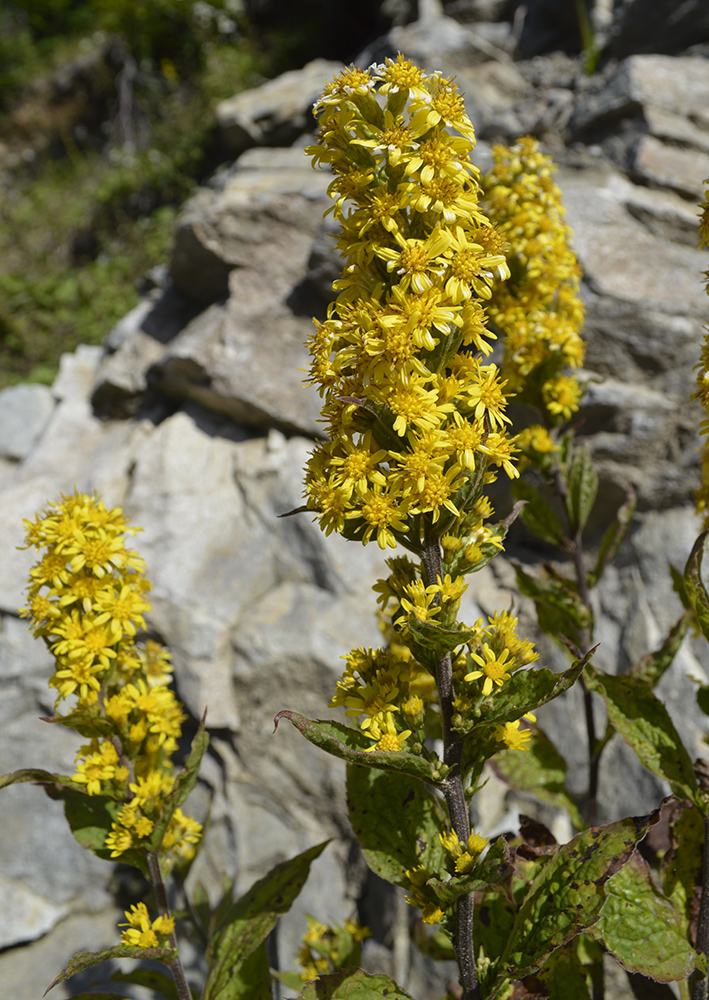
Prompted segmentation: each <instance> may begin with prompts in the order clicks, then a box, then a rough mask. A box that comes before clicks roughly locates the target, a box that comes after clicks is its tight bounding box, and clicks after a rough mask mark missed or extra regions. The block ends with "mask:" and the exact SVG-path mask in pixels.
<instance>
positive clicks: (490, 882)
mask: <svg viewBox="0 0 709 1000" xmlns="http://www.w3.org/2000/svg"><path fill="white" fill-rule="evenodd" d="M512 872H513V868H512V852H511V851H510V848H509V845H508V843H507V841H506V840H505V838H504V837H498V838H497V840H496V841H495V843H494V844H493V845H492V846H491V847H490V849H489V851H488V852H487V854H486V855H485V857H484V858H483V859H482V860H481V861H480V862H478V864H477V865H476V866H475V868H473V869H472V871H470V872H469V873H468V874H467V875H455V876H453V877H452V878H450V879H448V880H447V881H441V880H440V879H436V878H432V879H429V880H428V881H427V883H426V886H427V887H428V888H430V889H433V891H434V892H435V894H436V896H437V898H438V901H439V902H440V903H441V906H442V907H443V909H448V908H449V907H451V906H452V905H453V903H455V901H456V900H457V899H459V898H460V897H461V896H466V895H468V893H471V892H481V891H486V890H490V889H498V888H505V887H506V886H507V885H508V883H509V882H510V880H511V878H512Z"/></svg>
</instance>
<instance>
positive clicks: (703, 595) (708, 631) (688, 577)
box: [684, 531, 709, 642]
mask: <svg viewBox="0 0 709 1000" xmlns="http://www.w3.org/2000/svg"><path fill="white" fill-rule="evenodd" d="M707 534H709V532H706V531H703V532H702V534H701V535H700V536H699V538H697V540H696V542H695V543H694V546H693V548H692V551H691V553H690V555H689V559H688V560H687V565H686V566H685V567H684V587H685V593H686V595H687V598H688V600H689V603H690V606H691V608H692V610H693V611H694V613H695V615H696V616H697V621H698V623H699V627H700V628H701V630H702V635H703V636H704V638H705V639H706V640H707V641H708V642H709V595H707V592H706V588H705V586H704V583H703V582H702V575H701V573H702V558H703V556H704V542H705V541H706V537H707Z"/></svg>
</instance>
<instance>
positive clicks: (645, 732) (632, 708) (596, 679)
mask: <svg viewBox="0 0 709 1000" xmlns="http://www.w3.org/2000/svg"><path fill="white" fill-rule="evenodd" d="M586 683H587V684H588V686H589V688H591V690H593V691H597V692H598V694H600V695H601V697H602V698H603V699H604V701H605V703H606V709H607V711H608V718H609V720H610V721H611V723H612V724H613V726H614V727H615V729H616V730H617V732H618V733H619V734H620V736H621V737H622V739H624V740H625V742H626V743H628V744H629V746H631V747H632V748H633V750H634V751H635V753H636V754H637V755H638V757H639V759H640V762H641V763H642V764H643V765H644V766H645V767H646V768H647V769H648V771H652V773H653V774H656V775H657V776H658V777H659V778H662V779H663V780H664V781H668V782H669V783H670V786H671V788H672V790H673V792H674V793H675V795H677V796H678V797H679V798H688V799H691V800H692V802H694V803H696V804H697V805H699V806H700V808H701V804H702V796H701V793H700V791H699V788H698V787H697V782H696V779H695V777H694V771H693V770H692V762H691V760H690V758H689V754H688V753H687V751H686V749H685V747H684V744H683V743H682V740H681V739H680V736H679V734H678V732H677V730H676V729H675V726H674V723H673V722H672V719H671V718H670V715H669V712H668V711H667V709H666V708H665V706H664V705H663V704H662V702H661V701H660V700H659V698H657V696H656V695H655V694H654V692H653V691H652V688H651V687H650V686H649V685H648V684H646V683H645V682H644V681H641V680H638V679H637V678H636V677H629V676H628V675H627V674H626V675H622V676H612V675H610V674H604V673H602V672H601V671H599V670H595V669H594V668H593V667H590V668H589V672H588V674H587V680H586Z"/></svg>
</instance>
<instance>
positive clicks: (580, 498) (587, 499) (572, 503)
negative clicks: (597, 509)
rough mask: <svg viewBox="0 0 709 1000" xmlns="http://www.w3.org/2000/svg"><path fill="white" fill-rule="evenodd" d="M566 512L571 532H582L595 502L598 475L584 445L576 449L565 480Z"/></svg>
mask: <svg viewBox="0 0 709 1000" xmlns="http://www.w3.org/2000/svg"><path fill="white" fill-rule="evenodd" d="M566 489H567V493H566V498H565V499H566V512H567V514H568V515H569V522H570V524H571V530H572V532H574V533H575V532H576V531H583V529H584V528H585V527H586V523H587V521H588V518H589V514H590V513H591V509H592V508H593V505H594V503H595V502H596V494H597V493H598V475H597V473H596V470H595V469H594V468H593V459H592V458H591V453H590V451H589V450H588V448H587V447H586V446H585V445H582V446H581V447H579V448H576V449H575V450H574V453H573V457H572V459H571V465H570V466H569V467H568V471H567V478H566Z"/></svg>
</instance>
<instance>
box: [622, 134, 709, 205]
mask: <svg viewBox="0 0 709 1000" xmlns="http://www.w3.org/2000/svg"><path fill="white" fill-rule="evenodd" d="M707 137H708V138H709V133H708V134H707ZM632 171H633V175H634V177H635V178H637V179H639V180H641V181H645V182H646V183H649V184H656V185H659V186H661V187H666V188H670V189H671V190H672V191H677V193H678V194H683V195H685V196H687V197H689V198H691V199H692V200H693V201H695V202H699V201H701V199H702V195H703V192H704V187H703V184H702V182H703V180H704V179H705V177H707V176H709V152H698V151H697V150H694V149H677V148H676V147H674V146H669V145H666V144H665V143H663V142H658V140H657V139H654V138H653V137H652V136H649V135H647V136H644V137H643V138H642V139H641V140H640V145H639V146H638V148H637V151H636V153H635V156H634V157H633V160H632Z"/></svg>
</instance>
